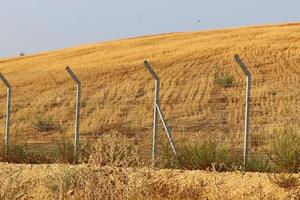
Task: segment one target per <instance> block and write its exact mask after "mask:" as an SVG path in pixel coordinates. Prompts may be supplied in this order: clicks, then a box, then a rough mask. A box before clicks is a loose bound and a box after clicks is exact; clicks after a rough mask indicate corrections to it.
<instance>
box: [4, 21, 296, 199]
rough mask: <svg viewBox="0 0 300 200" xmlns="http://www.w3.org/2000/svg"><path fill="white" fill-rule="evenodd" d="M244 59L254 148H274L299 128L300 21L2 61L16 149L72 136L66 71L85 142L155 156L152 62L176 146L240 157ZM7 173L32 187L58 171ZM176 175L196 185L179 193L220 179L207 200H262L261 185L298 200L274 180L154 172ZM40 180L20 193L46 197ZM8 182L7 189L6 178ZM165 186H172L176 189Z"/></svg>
mask: <svg viewBox="0 0 300 200" xmlns="http://www.w3.org/2000/svg"><path fill="white" fill-rule="evenodd" d="M235 54H238V55H239V56H240V57H241V58H242V59H243V61H244V62H245V64H246V65H247V66H248V68H249V69H250V71H251V73H252V78H253V80H252V94H251V95H252V96H251V125H250V145H251V146H250V148H251V150H256V149H265V148H268V147H266V146H267V143H268V141H269V140H270V138H271V137H273V135H274V134H276V133H277V132H278V130H280V129H283V128H284V127H285V126H286V125H288V126H296V127H299V126H300V84H299V83H300V23H293V24H282V25H268V26H255V27H243V28H237V29H224V30H212V31H205V32H190V33H171V34H163V35H155V36H146V37H139V38H133V39H125V40H118V41H112V42H104V43H99V44H93V45H85V46H80V47H74V48H68V49H63V50H58V51H53V52H45V53H40V54H36V55H29V56H22V57H16V58H2V59H0V72H1V73H3V74H4V76H5V77H6V78H7V79H8V80H9V82H10V84H11V85H12V91H13V93H12V116H11V123H12V124H11V137H12V143H14V144H19V143H27V144H39V145H40V144H45V145H46V144H50V143H52V142H53V141H55V140H57V137H58V136H59V135H60V134H62V133H66V134H67V136H68V138H73V130H74V128H73V125H74V115H75V110H74V109H75V85H74V82H73V81H72V79H71V78H70V77H69V75H68V74H67V72H66V71H65V67H66V66H70V67H71V68H72V69H73V71H74V72H75V73H76V74H77V76H78V77H79V79H80V81H81V83H82V104H81V108H82V109H81V114H82V115H81V137H82V138H83V139H86V140H87V139H92V138H97V137H99V136H100V135H103V134H107V133H112V132H119V133H121V134H125V135H127V136H130V137H132V136H134V137H137V138H138V139H139V140H138V141H139V143H138V145H139V146H140V147H141V148H140V149H141V150H143V151H144V157H145V158H147V159H148V158H150V155H151V153H150V150H151V134H152V117H153V95H154V83H153V80H152V78H151V76H150V74H149V73H148V72H147V70H146V69H145V67H144V66H143V62H144V60H145V59H147V60H149V62H150V63H151V64H152V65H153V68H154V69H155V70H156V72H157V74H158V76H159V77H160V80H161V93H160V104H161V107H162V110H163V112H164V114H165V117H166V118H167V122H168V124H169V126H170V128H171V130H172V133H173V136H174V139H175V142H177V143H179V142H180V141H181V140H182V139H183V138H184V139H188V140H189V141H190V142H192V141H199V140H203V139H204V138H213V139H214V140H216V141H218V142H220V143H227V144H230V145H232V146H236V147H237V149H240V148H242V140H243V123H244V105H245V81H244V80H245V77H244V75H243V72H242V70H241V69H240V68H239V66H238V64H237V63H236V62H235V60H234V58H233V56H234V55H235ZM226 77H230V79H231V81H230V85H229V86H226V85H224V84H220V80H222V79H224V78H226ZM5 92H6V91H5V88H4V86H3V87H1V88H0V123H1V124H2V125H1V126H0V134H1V138H4V123H5V106H4V105H5ZM38 122H42V123H44V128H46V130H42V131H41V130H39V129H38V127H37V126H38V125H37V123H38ZM160 126H161V125H160ZM48 127H49V129H47V128H48ZM159 131H160V134H161V135H160V136H159V137H160V138H161V140H160V141H162V138H165V137H164V136H163V135H162V134H163V132H162V127H160V130H159ZM1 145H3V143H1ZM160 146H161V145H160ZM45 149H46V148H45ZM0 167H1V168H2V169H1V173H4V171H5V170H8V169H9V170H8V171H7V174H14V173H15V172H16V173H17V174H19V171H20V170H21V172H20V173H21V174H22V175H20V176H22V177H21V178H19V179H16V180H23V181H24V184H25V182H26V180H27V178H24V177H27V176H31V175H29V174H34V173H36V174H43V172H42V171H43V170H44V168H45V170H46V171H47V170H48V169H50V168H51V169H52V168H55V166H51V165H45V166H44V165H43V166H32V165H30V166H23V165H20V166H19V165H17V166H15V165H8V164H1V166H0ZM6 168H8V169H6ZM74 168H80V166H77V167H74ZM83 168H84V167H83ZM2 170H4V171H2ZM14 170H15V171H14ZM25 171H26V172H25ZM136 173H137V172H136ZM139 173H143V172H139ZM169 173H170V174H169ZM172 173H174V174H175V175H176V176H175V178H178V179H180V180H184V179H185V177H190V178H188V180H187V181H188V182H187V183H182V185H177V186H176V187H180V188H181V187H183V188H184V187H186V184H191V183H192V182H193V181H198V180H194V177H198V175H195V176H194V174H198V173H199V178H200V177H202V178H204V181H205V182H207V181H208V182H211V181H217V182H218V183H220V184H224V185H225V186H226V187H225V186H224V187H219V186H218V184H217V183H216V184H215V185H214V186H213V184H211V183H206V184H209V188H208V190H211V192H210V193H209V192H204V193H205V194H210V195H215V196H205V195H204V196H203V199H205V198H206V197H207V198H208V199H224V198H222V197H224V196H226V197H227V196H228V199H239V197H241V195H244V196H245V198H244V199H251V198H252V199H261V197H259V196H257V197H256V196H253V195H252V194H254V193H255V194H257V195H260V193H256V191H257V190H258V189H257V187H261V188H262V193H261V195H265V196H263V198H266V199H271V197H272V198H274V199H282V198H285V197H287V196H286V195H289V192H288V191H285V190H284V189H280V188H276V187H275V186H273V185H272V184H271V182H270V181H269V182H267V183H266V181H267V177H266V176H267V175H266V174H248V175H246V176H242V175H241V174H235V173H224V174H218V175H214V174H210V173H208V172H198V171H195V172H193V171H187V172H185V171H174V172H172V171H167V172H166V171H164V170H162V171H155V172H151V174H154V175H153V176H157V177H160V176H170V177H172V176H173V175H172ZM164 174H165V175H164ZM177 175H178V176H177ZM23 176H24V177H23ZM35 176H36V175H33V177H30V179H32V180H30V181H29V182H30V184H32V187H34V188H35V190H36V191H35V192H34V191H33V193H35V194H31V193H26V194H20V195H21V197H22V198H23V199H29V198H30V197H31V196H30V195H37V194H38V193H40V191H39V190H40V186H39V187H35V186H37V185H36V184H40V183H38V182H39V181H38V180H35ZM1 177H3V178H1V181H5V178H4V177H5V176H1ZM28 179H29V177H28ZM154 179H155V178H154ZM157 179H160V178H157ZM151 180H152V179H151ZM155 180H156V179H155ZM231 180H232V181H231ZM1 181H0V182H1ZM153 181H154V180H153ZM189 181H191V182H189ZM248 181H249V183H250V185H243V186H241V187H243V188H244V190H242V191H244V192H242V193H243V194H242V193H241V191H238V186H239V185H240V184H245V183H246V182H248ZM200 182H201V181H200ZM180 183H181V182H180ZM26 184H27V182H26ZM160 184H162V187H168V184H167V183H163V182H162V183H160ZM199 184H200V183H199ZM203 184H204V183H203ZM16 187H17V186H16ZM170 187H171V186H170ZM174 187H175V186H174ZM220 188H221V189H220ZM224 188H225V189H224ZM4 189H5V188H4ZM15 189H16V190H18V191H22V189H19V188H15ZM44 189H45V188H42V189H41V190H43V191H44ZM173 189H174V188H173ZM177 189H178V188H177ZM2 190H3V187H2ZM166 190H167V189H166ZM170 190H172V189H170ZM206 190H207V188H206V187H205V190H204V191H206ZM213 191H214V192H213ZM218 191H219V192H218ZM191 192H195V191H191ZM196 192H197V194H198V192H200V191H198V190H197V191H196ZM2 193H3V194H4V192H3V191H2ZM248 193H249V196H247V195H248ZM40 194H41V195H42V194H44V193H40ZM218 195H221V196H218ZM267 195H273V196H267ZM21 197H20V198H21ZM201 197H202V196H201ZM248 197H249V198H248ZM269 197H270V198H269ZM22 198H21V199H22ZM35 198H37V197H35ZM41 198H44V199H49V198H48V197H41ZM153 198H154V199H155V197H153ZM161 198H162V199H163V198H164V197H163V196H162V197H161ZM298 198H299V196H298ZM200 199H201V198H200Z"/></svg>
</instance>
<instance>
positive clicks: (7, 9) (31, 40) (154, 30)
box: [0, 0, 300, 57]
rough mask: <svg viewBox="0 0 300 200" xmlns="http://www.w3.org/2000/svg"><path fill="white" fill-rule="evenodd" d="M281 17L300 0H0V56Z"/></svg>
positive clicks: (298, 11) (299, 17)
mask: <svg viewBox="0 0 300 200" xmlns="http://www.w3.org/2000/svg"><path fill="white" fill-rule="evenodd" d="M199 20H200V21H199ZM285 22H300V0H247V1H241V0H240V1H238V0H151V1H142V0H108V1H103V0H86V1H83V0H0V57H10V56H15V55H18V54H19V53H20V52H24V53H25V54H32V53H38V52H41V51H48V50H55V49H61V48H65V47H72V46H78V45H80V44H87V43H95V42H101V41H108V40H113V39H119V38H128V37H134V36H141V35H148V34H158V33H166V32H183V31H197V30H207V29H219V28H227V27H237V26H246V25H256V24H269V23H285Z"/></svg>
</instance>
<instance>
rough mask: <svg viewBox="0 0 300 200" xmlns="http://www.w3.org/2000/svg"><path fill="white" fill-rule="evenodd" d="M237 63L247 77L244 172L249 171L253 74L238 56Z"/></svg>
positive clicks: (236, 56)
mask: <svg viewBox="0 0 300 200" xmlns="http://www.w3.org/2000/svg"><path fill="white" fill-rule="evenodd" d="M234 58H235V60H236V62H237V63H238V64H239V65H240V67H241V68H242V70H243V72H244V74H245V75H246V107H245V130H244V131H245V133H244V155H243V156H244V163H243V164H244V171H246V170H247V161H248V150H249V149H248V139H249V124H250V95H251V73H250V71H249V70H248V68H247V67H246V65H245V64H244V63H243V61H242V59H241V58H240V57H239V56H238V55H235V56H234Z"/></svg>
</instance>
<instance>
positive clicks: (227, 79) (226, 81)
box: [216, 75, 234, 88]
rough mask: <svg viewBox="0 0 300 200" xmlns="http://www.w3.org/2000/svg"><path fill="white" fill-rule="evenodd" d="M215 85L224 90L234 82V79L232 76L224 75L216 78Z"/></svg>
mask: <svg viewBox="0 0 300 200" xmlns="http://www.w3.org/2000/svg"><path fill="white" fill-rule="evenodd" d="M216 81H217V83H218V84H219V85H220V86H221V87H224V88H229V87H231V86H232V84H233V82H234V77H233V76H232V75H224V76H222V77H218V78H217V80H216Z"/></svg>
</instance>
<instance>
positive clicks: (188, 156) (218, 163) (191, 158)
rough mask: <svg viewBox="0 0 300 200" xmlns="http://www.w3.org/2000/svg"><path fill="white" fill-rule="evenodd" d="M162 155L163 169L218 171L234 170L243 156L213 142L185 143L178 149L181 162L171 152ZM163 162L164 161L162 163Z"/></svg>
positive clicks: (161, 163)
mask: <svg viewBox="0 0 300 200" xmlns="http://www.w3.org/2000/svg"><path fill="white" fill-rule="evenodd" d="M165 152H169V153H165V154H162V155H160V157H161V158H160V165H161V167H167V168H185V169H203V170H206V169H211V168H212V166H214V168H215V169H216V170H218V171H224V170H232V169H234V168H235V167H236V166H239V165H240V163H241V162H240V161H241V156H240V155H239V154H238V153H236V152H235V151H233V150H232V149H230V148H229V147H227V146H225V145H223V144H219V143H217V142H216V141H213V140H205V141H203V142H200V143H197V144H190V143H185V144H183V145H182V146H179V147H178V152H179V160H177V159H176V158H175V157H174V156H173V155H172V152H171V151H170V150H167V151H165ZM161 160H162V161H161Z"/></svg>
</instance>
